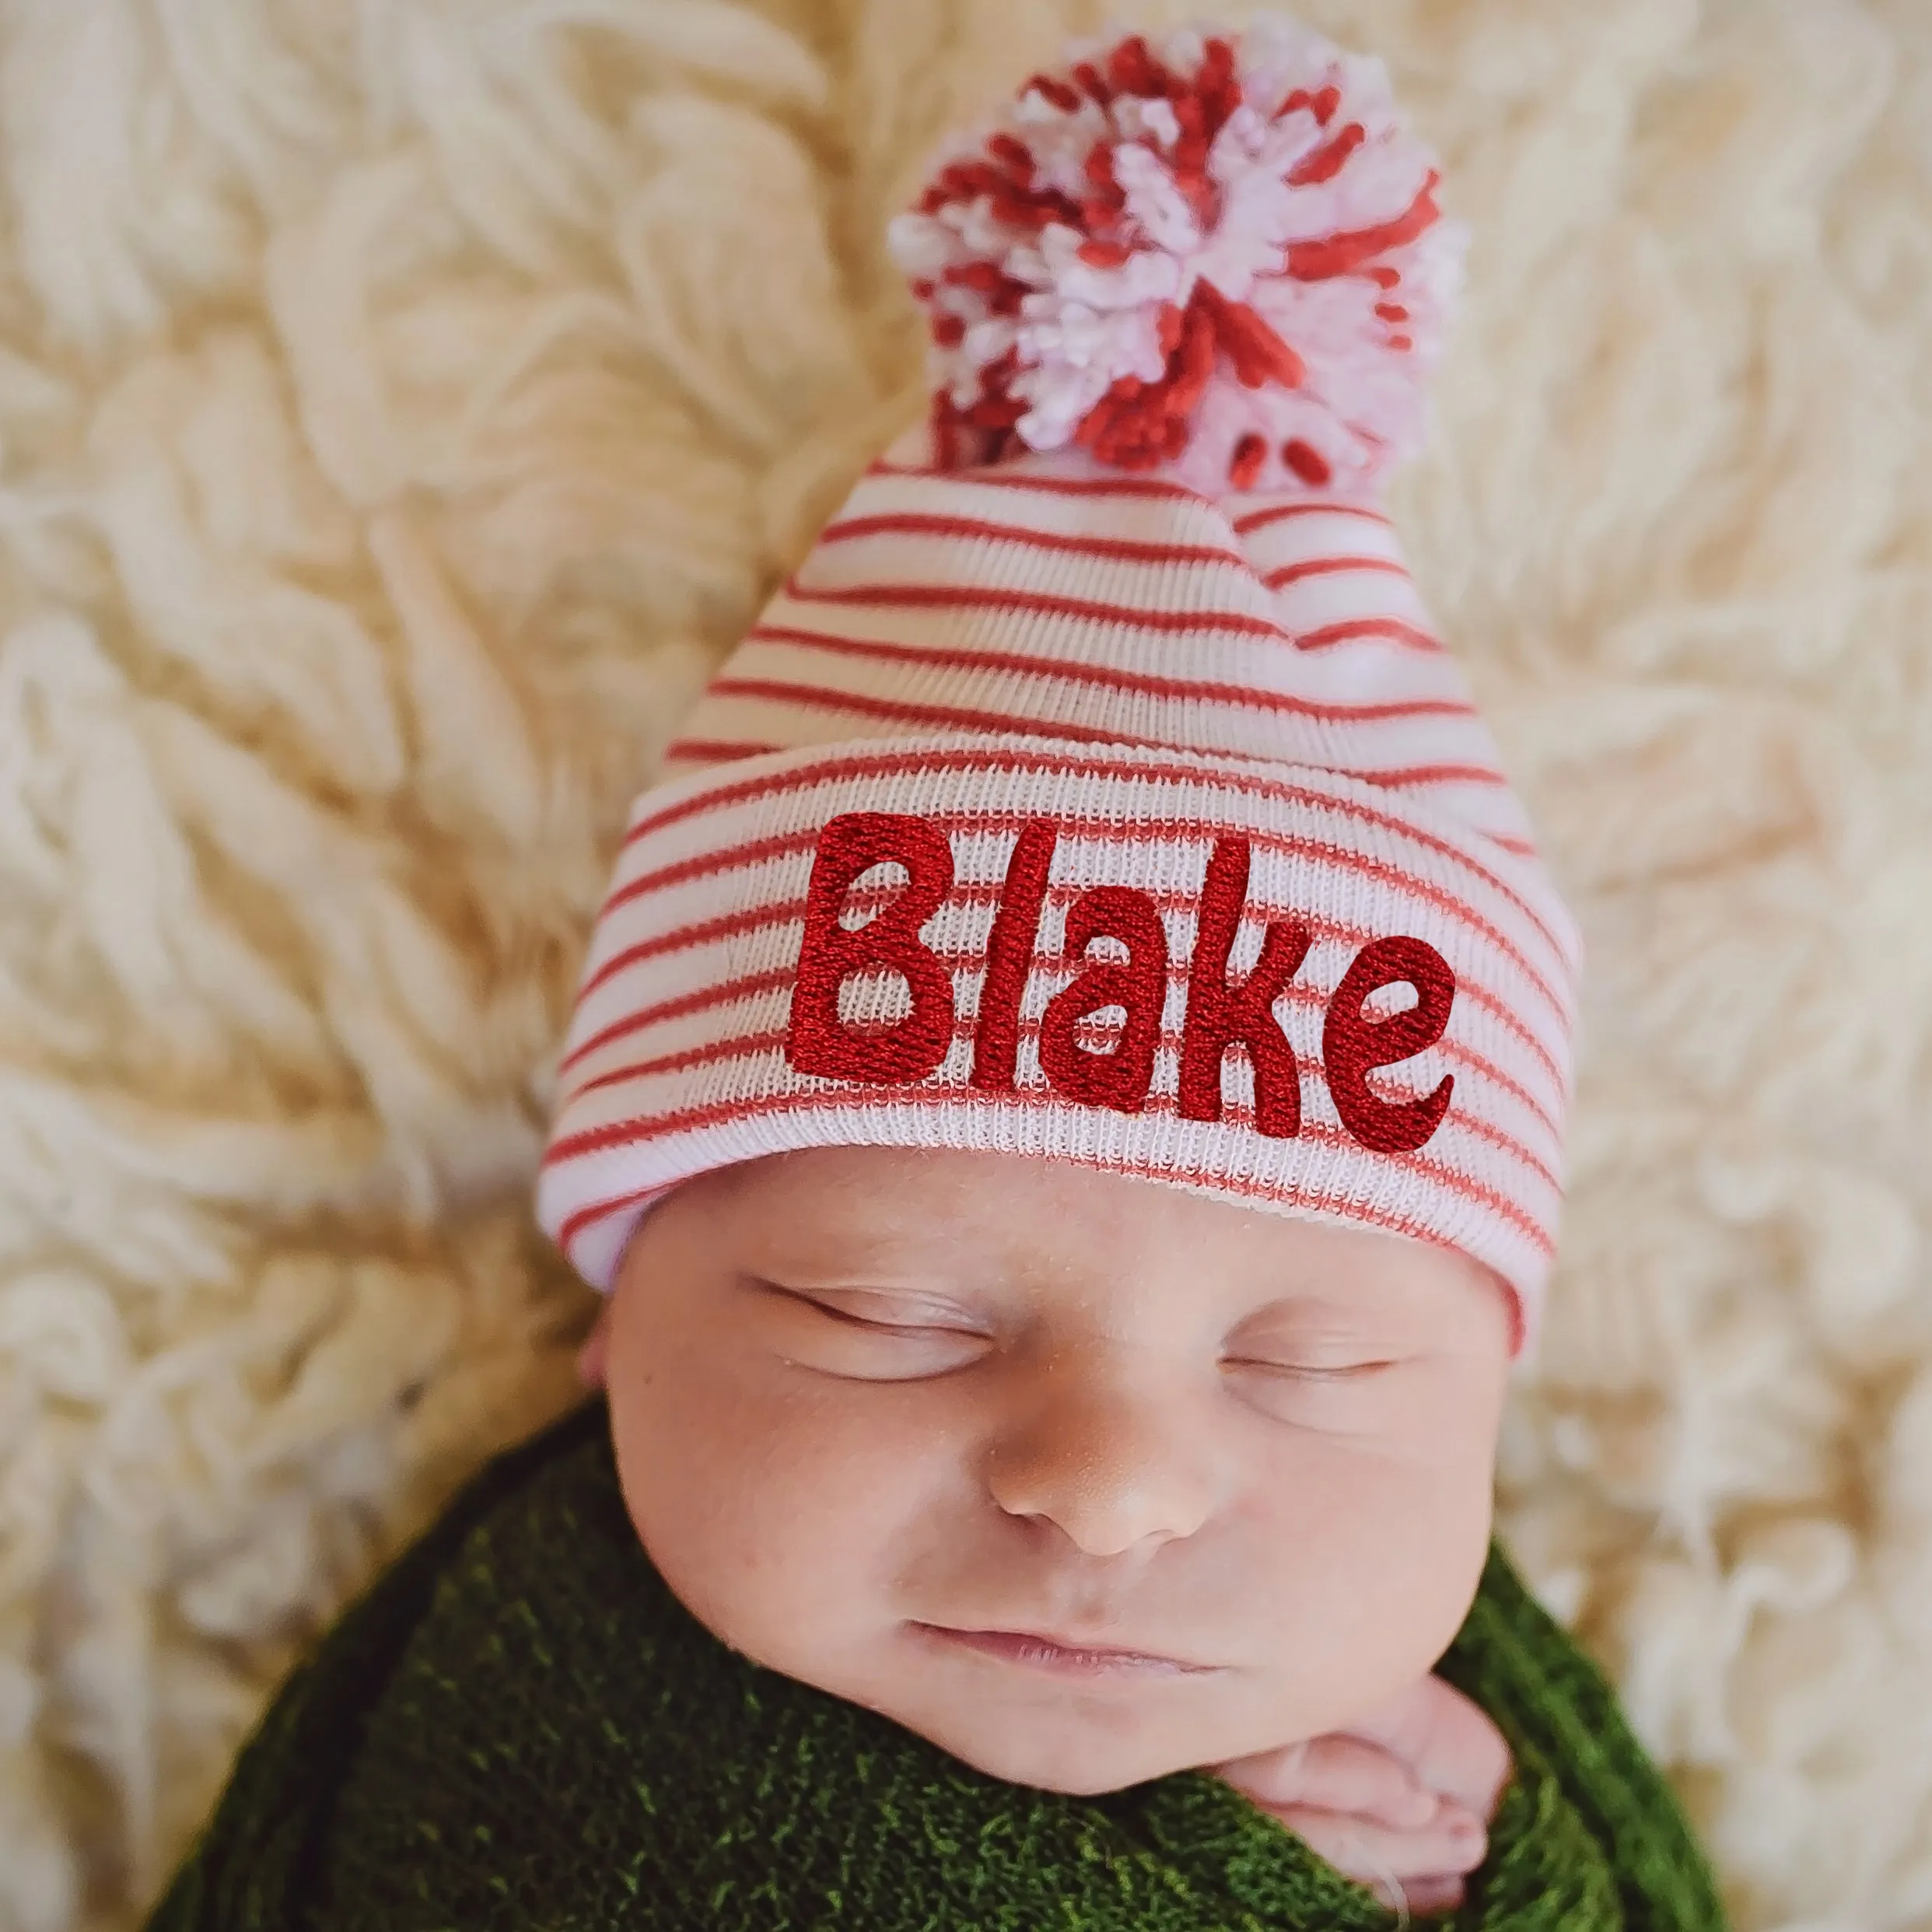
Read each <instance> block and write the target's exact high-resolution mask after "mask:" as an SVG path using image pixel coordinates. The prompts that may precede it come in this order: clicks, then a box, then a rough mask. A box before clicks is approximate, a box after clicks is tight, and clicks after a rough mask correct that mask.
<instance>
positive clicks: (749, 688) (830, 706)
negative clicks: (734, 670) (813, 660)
mask: <svg viewBox="0 0 1932 1932" xmlns="http://www.w3.org/2000/svg"><path fill="white" fill-rule="evenodd" d="M708 695H710V696H712V697H716V698H769V699H770V700H771V701H772V702H773V703H775V704H794V705H804V706H806V707H807V709H810V710H813V711H849V712H855V713H856V715H857V716H859V717H861V718H884V719H889V720H891V723H894V724H927V725H952V726H957V727H958V728H959V729H961V730H974V731H990V732H998V731H1013V732H1024V733H1027V734H1028V735H1030V736H1031V737H1036V738H1049V739H1055V738H1057V739H1060V740H1064V741H1066V743H1068V744H1130V745H1139V746H1145V747H1147V748H1148V749H1150V750H1154V751H1165V750H1166V749H1167V747H1166V746H1164V745H1157V744H1155V742H1154V740H1153V739H1151V738H1131V737H1126V736H1125V734H1124V733H1120V732H1118V731H1104V730H1101V728H1100V727H1099V726H1096V725H1075V724H1055V723H1048V722H1047V721H1045V720H1044V719H1035V718H1017V717H1012V716H1007V715H1006V714H1005V713H1003V712H996V711H975V710H972V709H969V708H968V707H967V706H966V705H915V704H913V703H912V702H910V701H909V700H908V699H905V698H874V697H872V696H870V695H868V694H867V693H866V692H863V691H838V690H835V689H834V688H831V686H829V685H825V684H797V683H795V682H793V681H792V680H791V679H790V678H788V677H723V676H719V677H714V678H713V679H712V681H711V684H710V686H709V692H708Z"/></svg>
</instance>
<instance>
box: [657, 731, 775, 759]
mask: <svg viewBox="0 0 1932 1932" xmlns="http://www.w3.org/2000/svg"><path fill="white" fill-rule="evenodd" d="M784 748H785V747H783V746H782V745H778V744H753V743H751V741H750V740H746V739H742V738H674V739H673V740H671V742H670V744H667V746H665V747H664V756H665V758H667V759H670V758H690V759H692V760H695V761H702V762H703V763H705V764H707V765H722V764H723V763H724V762H725V761H726V760H727V759H730V758H769V757H770V756H771V755H772V753H773V752H774V751H783V750H784Z"/></svg>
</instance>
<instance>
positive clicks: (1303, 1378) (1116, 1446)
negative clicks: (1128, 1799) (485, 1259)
mask: <svg viewBox="0 0 1932 1932" xmlns="http://www.w3.org/2000/svg"><path fill="white" fill-rule="evenodd" d="M1509 1341H1510V1313H1509V1310H1508V1307H1507V1299H1506V1297H1505V1295H1504V1293H1503V1292H1502V1290H1500V1286H1499V1284H1498V1283H1496V1280H1495V1279H1494V1278H1493V1276H1489V1274H1488V1273H1487V1272H1486V1271H1485V1270H1484V1269H1481V1268H1480V1267H1479V1266H1477V1265H1475V1264H1474V1263H1473V1262H1470V1261H1468V1260H1466V1259H1465V1258H1462V1257H1461V1256H1459V1255H1456V1254H1454V1253H1452V1252H1451V1251H1448V1250H1447V1249H1444V1248H1434V1247H1430V1246H1426V1245H1424V1244H1422V1243H1420V1242H1418V1241H1406V1240H1403V1239H1401V1238H1398V1237H1393V1236H1390V1235H1387V1234H1380V1233H1377V1232H1374V1231H1370V1230H1365V1229H1358V1228H1348V1227H1340V1226H1331V1225H1325V1224H1323V1223H1318V1222H1315V1221H1312V1220H1289V1219H1286V1218H1282V1217H1279V1216H1273V1215H1270V1214H1266V1213H1256V1212H1254V1211H1251V1210H1249V1209H1241V1208H1234V1207H1230V1206H1225V1205H1223V1204H1222V1203H1220V1202H1215V1201H1212V1200H1209V1199H1202V1198H1199V1197H1196V1196H1194V1195H1188V1194H1185V1193H1182V1192H1179V1191H1178V1190H1175V1189H1171V1188H1162V1187H1160V1186H1157V1185H1152V1184H1150V1183H1149V1182H1147V1181H1140V1180H1136V1179H1130V1178H1122V1176H1119V1175H1117V1174H1109V1173H1107V1172H1104V1171H1097V1170H1094V1169H1091V1168H1087V1167H1080V1166H1078V1165H1076V1164H1073V1163H1072V1162H1070V1161H1060V1160H1028V1159H1025V1158H1023V1157H1018V1156H1014V1155H1010V1154H1006V1155H1003V1154H992V1153H961V1152H955V1151H951V1150H945V1151H941V1150H926V1151H916V1152H915V1151H909V1150H908V1151H904V1152H901V1151H898V1150H884V1149H877V1148H824V1149H820V1150H813V1151H810V1152H803V1153H789V1154H780V1155H775V1156H772V1157H768V1158H767V1159H765V1160H756V1161H753V1162H751V1163H748V1164H741V1165H734V1166H731V1167H724V1168H721V1169H719V1170H717V1171H715V1172H712V1173H711V1174H707V1175H705V1176H704V1177H703V1178H700V1179H698V1180H695V1181H690V1182H688V1183H687V1184H686V1185H684V1186H683V1187H681V1188H679V1189H678V1190H677V1192H675V1193H674V1194H673V1195H671V1196H670V1199H668V1200H667V1201H666V1202H663V1205H661V1206H659V1207H657V1208H656V1209H654V1210H653V1212H652V1213H650V1214H649V1216H647V1217H646V1219H645V1220H644V1221H643V1223H642V1225H641V1227H639V1230H638V1232H637V1234H636V1235H635V1237H633V1238H632V1241H631V1244H630V1247H629V1249H628V1252H627V1254H626V1256H625V1262H624V1264H623V1266H622V1268H621V1270H620V1272H619V1276H618V1286H617V1291H616V1293H615V1295H614V1298H613V1300H612V1303H611V1307H610V1310H609V1314H608V1318H607V1320H605V1321H601V1322H600V1324H599V1325H598V1328H597V1332H596V1333H595V1335H594V1336H593V1340H592V1342H591V1343H590V1348H589V1349H588V1350H587V1352H586V1368H587V1370H589V1372H590V1376H591V1377H592V1379H593V1380H594V1381H597V1382H599V1383H600V1384H603V1385H604V1386H605V1387H606V1388H607V1389H608V1391H609V1402H610V1411H611V1428H612V1433H613V1437H614V1443H615V1447H616V1454H617V1462H618V1471H619V1474H620V1476H621V1482H622V1485H623V1493H624V1497H625V1503H626V1504H627V1506H628V1510H629V1512H630V1515H631V1517H632V1521H633V1522H634V1523H635V1525H636V1528H637V1531H638V1533H639V1535H640V1536H641V1537H642V1539H643V1542H644V1544H645V1545H646V1548H647V1549H648V1550H649V1552H650V1555H651V1558H652V1559H653V1563H655V1564H656V1566H657V1568H658V1570H660V1572H661V1573H662V1574H663V1577H665V1579H666V1580H667V1582H668V1583H669V1584H670V1586H671V1587H672V1588H673V1590H674V1591H675V1592H676V1593H677V1595H678V1597H679V1598H681V1599H682V1601H684V1604H685V1605H686V1606H687V1607H688V1608H689V1609H690V1610H691V1611H692V1612H694V1613H695V1615H697V1616H698V1618H699V1619H700V1620H701V1621H702V1622H704V1623H705V1625H706V1626H708V1627H709V1629H711V1630H712V1632H713V1633H715V1634H716V1636H719V1637H720V1638H722V1639H723V1640H724V1641H725V1642H726V1643H728V1644H730V1645H731V1646H733V1647H734V1648H736V1649H737V1650H741V1651H743V1652H744V1654H747V1656H749V1657H753V1658H754V1659H756V1660H757V1661H758V1662H759V1663H761V1664H765V1665H767V1666H768V1667H769V1668H772V1669H774V1670H777V1671H783V1672H784V1673H786V1675H788V1676H790V1677H793V1678H799V1679H801V1680H802V1681H803V1682H806V1683H808V1684H813V1685H817V1686H818V1687H819V1688H821V1689H824V1690H827V1691H829V1692H832V1693H834V1694H835V1696H840V1697H844V1698H849V1699H852V1701H853V1702H855V1703H860V1704H863V1705H866V1706H868V1707H870V1708H871V1709H873V1710H877V1711H880V1712H882V1713H884V1715H886V1716H887V1717H891V1718H893V1719H894V1720H896V1721H898V1723H900V1724H903V1725H905V1726H906V1727H908V1728H909V1729H911V1730H913V1731H917V1732H919V1734H922V1736H924V1737H926V1738H930V1739H931V1740H932V1741H933V1742H934V1743H935V1744H936V1745H940V1747H942V1748H943V1749H945V1750H947V1751H948V1752H952V1753H953V1754H954V1755H955V1756H957V1757H958V1758H961V1759H964V1761H965V1762H967V1763H968V1764H970V1765H972V1766H975V1767H976V1768H977V1769H980V1770H982V1771H985V1772H987V1773H990V1774H991V1775H992V1776H995V1777H999V1778H1003V1779H1007V1780H1012V1781H1013V1782H1014V1783H1021V1784H1028V1785H1037V1786H1041V1787H1046V1788H1048V1789H1050V1790H1062V1791H1075V1792H1097V1791H1108V1790H1115V1789H1118V1788H1119V1787H1122V1786H1124V1785H1128V1784H1132V1783H1138V1782H1139V1781H1140V1780H1144V1779H1149V1778H1155V1777H1159V1776H1162V1775H1164V1773H1168V1772H1171V1771H1176V1770H1180V1769H1185V1768H1188V1767H1190V1766H1215V1767H1217V1768H1218V1769H1220V1772H1221V1773H1222V1775H1223V1776H1225V1777H1227V1779H1228V1780H1230V1781H1231V1782H1232V1783H1234V1784H1235V1785H1236V1786H1237V1787H1238V1788H1240V1789H1241V1790H1244V1791H1245V1792H1247V1793H1248V1794H1249V1795H1250V1796H1251V1797H1254V1798H1255V1800H1256V1801H1258V1802H1259V1803H1260V1804H1262V1805H1263V1806H1265V1808H1268V1809H1269V1810H1270V1811H1272V1812H1274V1814H1275V1815H1276V1816H1277V1817H1279V1818H1281V1819H1282V1821H1283V1822H1284V1823H1285V1824H1286V1825H1290V1827H1292V1828H1293V1829H1294V1830H1295V1831H1297V1832H1299V1833H1300V1835H1301V1836H1303V1837H1304V1839H1307V1841H1308V1842H1309V1843H1310V1844H1311V1845H1312V1846H1314V1847H1315V1849H1316V1850H1318V1851H1320V1852H1321V1853H1323V1854H1324V1855H1325V1857H1328V1858H1329V1859H1330V1860H1332V1862H1333V1863H1334V1864H1336V1865H1337V1866H1339V1867H1340V1868H1341V1869H1342V1870H1343V1871H1347V1872H1349V1874H1351V1875H1353V1876H1355V1877H1356V1878H1360V1879H1362V1880H1363V1881H1366V1882H1367V1883H1369V1884H1370V1885H1371V1886H1372V1887H1373V1888H1374V1889H1375V1890H1377V1892H1378V1893H1379V1894H1381V1895H1383V1896H1384V1897H1385V1898H1386V1899H1388V1902H1390V1903H1391V1904H1393V1903H1395V1902H1396V1901H1397V1899H1398V1898H1399V1897H1401V1896H1402V1895H1403V1893H1405V1895H1406V1902H1407V1904H1408V1906H1409V1908H1410V1909H1412V1910H1415V1911H1419V1912H1426V1911H1431V1910H1434V1909H1440V1908H1444V1907H1447V1906H1451V1905H1454V1904H1456V1903H1458V1902H1459V1901H1460V1899H1461V1889H1462V1888H1461V1874H1462V1873H1464V1872H1465V1871H1470V1870H1472V1869H1473V1868H1474V1867H1475V1866H1476V1865H1477V1864H1479V1862H1480V1860H1481V1858H1482V1853H1483V1849H1484V1842H1485V1841H1484V1832H1483V1822H1484V1821H1485V1820H1486V1818H1487V1817H1488V1815H1489V1810H1490V1808H1491V1807H1492V1805H1493V1802H1494V1801H1495V1798H1496V1795H1497V1793H1498V1791H1499V1790H1500V1787H1501V1785H1502V1783H1503V1776H1504V1774H1505V1772H1506V1769H1507V1750H1506V1748H1505V1747H1504V1745H1503V1741H1502V1738H1501V1737H1500V1734H1498V1733H1497V1732H1496V1729H1495V1727H1494V1726H1493V1724H1490V1723H1489V1720H1488V1719H1487V1718H1486V1717H1483V1716H1482V1713H1480V1712H1479V1711H1478V1710H1477V1709H1476V1708H1475V1706H1474V1705H1473V1704H1471V1703H1468V1701H1467V1700H1465V1699H1462V1698H1461V1697H1460V1696H1458V1694H1457V1693H1456V1692H1453V1691H1451V1689H1449V1688H1448V1687H1447V1685H1444V1684H1443V1683H1441V1682H1440V1681H1439V1680H1437V1679H1436V1678H1433V1677H1430V1676H1429V1675H1427V1672H1428V1671H1429V1670H1430V1666H1431V1665H1433V1664H1434V1663H1435V1661H1437V1658H1438V1657H1440V1655H1441V1654H1442V1653H1443V1651H1444V1649H1445V1648H1446V1647H1447V1644H1448V1643H1449V1640H1450V1639H1451V1637H1452V1636H1454V1633H1455V1631H1456V1629H1457V1626H1458V1625H1459V1624H1460V1623H1461V1620H1462V1618H1463V1616H1464V1614H1465V1612H1466V1611H1467V1610H1468V1606H1469V1603H1470V1601H1471V1599H1472V1597H1473V1596H1474V1595H1475V1588H1476V1583H1477V1580H1478V1577H1479V1575H1480V1573H1481V1571H1482V1563H1483V1558H1484V1555H1485V1552H1486V1549H1487V1545H1488V1541H1489V1493H1490V1479H1491V1474H1492V1470H1491V1458H1492V1454H1493V1450H1494V1447H1495V1440H1496V1423H1497V1418H1498V1414H1499V1412H1500V1405H1501V1401H1502V1395H1503V1384H1504V1378H1505V1371H1506V1366H1507V1360H1508V1356H1509ZM1284 1747H1285V1748H1284Z"/></svg>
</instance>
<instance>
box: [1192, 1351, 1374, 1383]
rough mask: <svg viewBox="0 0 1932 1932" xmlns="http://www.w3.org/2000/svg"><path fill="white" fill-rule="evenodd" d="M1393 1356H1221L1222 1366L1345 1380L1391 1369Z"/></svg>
mask: <svg viewBox="0 0 1932 1932" xmlns="http://www.w3.org/2000/svg"><path fill="white" fill-rule="evenodd" d="M1222 1367H1224V1368H1237V1369H1242V1368H1245V1369H1259V1370H1261V1371H1262V1373H1263V1374H1268V1375H1301V1376H1306V1377H1307V1378H1308V1379H1309V1380H1310V1381H1334V1382H1340V1381H1350V1380H1352V1379H1353V1378H1355V1377H1365V1376H1369V1375H1374V1374H1377V1373H1379V1372H1380V1371H1381V1370H1384V1369H1388V1368H1393V1367H1395V1362H1394V1360H1393V1359H1391V1358H1390V1357H1387V1356H1369V1357H1367V1358H1365V1359H1363V1360H1359V1361H1351V1362H1292V1361H1287V1360H1283V1359H1281V1358H1279V1357H1277V1356H1252V1355H1234V1356H1226V1357H1224V1358H1223V1361H1222Z"/></svg>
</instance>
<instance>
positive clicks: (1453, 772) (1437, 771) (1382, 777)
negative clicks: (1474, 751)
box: [1349, 765, 1509, 786]
mask: <svg viewBox="0 0 1932 1932" xmlns="http://www.w3.org/2000/svg"><path fill="white" fill-rule="evenodd" d="M1349 777H1350V778H1359V779H1367V782H1369V783H1370V784H1371V785H1388V786H1404V785H1461V784H1468V785H1501V786H1507V785H1508V783H1509V780H1508V779H1506V778H1505V777H1504V776H1503V774H1502V773H1501V772H1493V771H1491V770H1490V769H1489V767H1488V766H1487V765H1402V766H1400V767H1398V768H1397V769H1396V770H1395V771H1392V772H1349Z"/></svg>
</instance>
